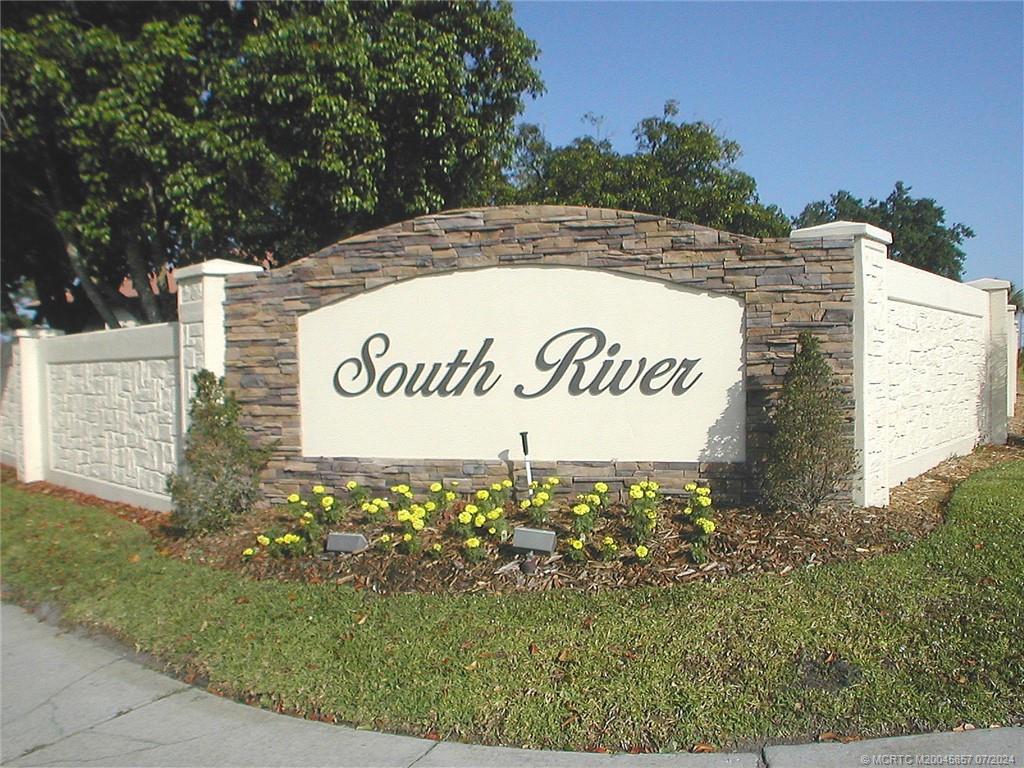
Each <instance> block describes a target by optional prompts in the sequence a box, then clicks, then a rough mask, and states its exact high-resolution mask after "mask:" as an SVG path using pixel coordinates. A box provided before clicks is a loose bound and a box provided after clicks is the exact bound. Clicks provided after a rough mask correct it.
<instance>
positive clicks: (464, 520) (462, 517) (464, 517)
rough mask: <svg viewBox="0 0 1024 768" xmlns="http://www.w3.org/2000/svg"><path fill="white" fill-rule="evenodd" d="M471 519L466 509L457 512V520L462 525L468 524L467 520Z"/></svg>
mask: <svg viewBox="0 0 1024 768" xmlns="http://www.w3.org/2000/svg"><path fill="white" fill-rule="evenodd" d="M472 519H473V516H472V515H471V514H469V512H467V511H466V510H463V511H462V512H459V522H460V523H462V524H463V525H469V521H470V520H472Z"/></svg>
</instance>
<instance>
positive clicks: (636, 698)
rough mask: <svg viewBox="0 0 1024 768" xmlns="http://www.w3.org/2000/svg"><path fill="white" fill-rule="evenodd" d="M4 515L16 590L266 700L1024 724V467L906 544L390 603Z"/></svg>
mask: <svg viewBox="0 0 1024 768" xmlns="http://www.w3.org/2000/svg"><path fill="white" fill-rule="evenodd" d="M3 501H4V503H3V509H2V511H0V515H2V518H3V534H4V535H3V537H2V539H0V548H2V556H3V560H2V567H3V575H4V592H5V595H6V596H8V597H9V598H10V599H15V600H21V601H26V602H41V601H46V602H52V603H56V604H57V605H59V606H60V607H61V609H62V610H63V617H64V619H65V620H67V621H69V622H72V623H81V624H85V625H88V626H92V627H103V628H106V629H108V630H109V631H111V632H113V633H115V634H117V635H118V636H119V637H120V638H122V639H123V640H124V641H125V642H128V643H129V644H132V645H136V646H137V647H138V648H139V649H140V650H142V651H145V652H148V653H153V654H155V655H157V656H158V657H159V658H160V659H161V660H162V661H164V662H166V663H167V664H168V665H169V667H170V668H171V669H175V670H178V671H184V670H186V669H188V670H192V671H195V670H199V671H200V672H201V673H202V674H203V675H204V676H205V677H206V678H208V679H209V681H210V687H211V688H214V689H216V690H217V691H219V692H221V693H222V694H223V695H225V696H228V697H231V698H237V699H239V700H244V701H253V702H256V703H259V704H260V705H262V706H264V707H266V708H268V709H281V710H285V711H290V712H297V713H299V714H310V715H312V714H316V715H318V716H321V717H324V716H334V717H336V718H337V719H338V721H339V722H344V723H350V724H354V725H362V726H366V727H370V728H374V729H377V730H386V731H389V732H401V733H411V734H415V735H422V734H423V733H424V732H426V731H428V730H429V731H433V732H436V733H437V734H438V735H439V736H440V738H455V737H456V735H457V736H458V737H459V738H461V739H462V740H463V741H472V742H480V743H492V744H507V745H528V746H531V747H534V748H547V749H576V750H587V749H594V748H598V747H600V748H603V749H608V750H612V751H622V752H628V751H629V750H630V749H636V750H642V749H647V750H687V749H690V748H691V747H692V745H693V744H695V743H697V742H709V743H711V744H715V745H717V746H718V747H720V748H721V749H728V748H730V747H732V746H735V745H736V744H737V743H740V744H744V743H745V744H749V743H751V742H754V741H760V740H763V739H765V738H771V739H773V740H779V741H801V740H808V739H813V738H815V737H816V736H817V735H818V734H819V733H821V732H822V731H825V730H829V731H834V732H837V733H855V734H858V735H860V736H862V737H864V738H867V737H872V736H882V735H886V736H891V735H897V734H901V733H906V732H908V731H939V730H950V729H951V728H953V727H954V726H956V725H959V724H961V723H963V722H970V723H985V724H989V723H999V724H1003V725H1009V724H1011V723H1012V722H1014V721H1015V720H1019V717H1020V713H1021V712H1022V711H1024V686H1022V685H1021V680H1022V679H1024V657H1022V654H1021V644H1020V640H1019V639H1020V637H1021V636H1022V635H1024V612H1022V611H1021V605H1022V599H1024V549H1022V546H1021V542H1022V541H1024V462H1022V461H1011V462H1007V463H1003V464H1000V465H999V466H997V467H995V468H993V469H991V470H989V471H986V472H984V473H981V474H979V475H975V476H973V477H972V478H970V479H969V480H968V481H967V482H966V483H964V484H963V485H962V486H960V487H959V488H958V489H957V491H956V493H955V494H954V496H953V498H952V500H951V502H950V505H949V508H948V510H947V514H946V522H945V524H943V525H941V526H939V527H938V528H937V529H936V530H935V531H934V532H933V533H932V534H931V535H930V536H928V538H926V539H925V540H923V541H921V542H918V543H917V544H916V545H915V546H913V547H912V548H910V549H908V550H907V551H905V552H901V553H899V554H895V555H888V556H883V557H873V558H868V559H865V560H859V561H851V562H846V563H839V564H834V565H827V566H824V567H820V568H806V569H797V570H796V571H793V572H791V573H789V574H786V575H785V576H783V577H779V576H777V575H762V576H752V577H750V578H730V579H721V580H716V581H713V582H703V583H696V584H677V585H671V586H666V587H659V588H656V589H650V588H643V589H621V590H614V591H600V592H587V591H583V590H562V589H554V590H546V591H535V592H520V593H505V594H486V593H482V594H466V595H458V596H451V595H434V594H400V595H394V596H391V597H388V598H386V599H381V597H380V596H379V595H376V594H373V593H372V591H370V590H356V589H352V588H350V587H348V586H345V585H341V586H339V585H337V584H334V583H324V584H312V583H293V582H280V581H277V580H274V579H267V580H260V581H257V580H251V579H245V578H239V577H238V574H237V573H233V572H230V571H224V570H221V569H219V568H210V567H206V566H203V565H200V564H198V563H195V562H183V561H181V560H177V559H174V558H168V557H161V556H160V555H158V554H157V552H156V550H155V547H154V543H153V541H152V540H151V539H150V537H149V536H148V535H147V533H146V531H145V530H144V529H143V528H142V527H141V526H138V525H136V524H134V523H130V522H128V521H126V520H122V519H119V518H117V517H115V516H113V515H111V514H110V513H109V512H108V511H106V510H103V509H100V508H97V507H88V506H81V505H77V504H73V503H70V502H68V501H66V500H63V499H59V498H55V497H51V496H42V495H39V494H36V493H31V492H27V491H25V490H22V489H19V488H14V487H9V486H5V487H4V488H3ZM830 653H834V654H836V655H837V656H839V657H841V658H843V659H845V660H848V661H849V662H850V663H852V664H856V665H857V667H858V668H859V669H860V670H861V673H862V674H861V675H860V678H859V680H858V681H856V682H855V683H854V684H852V685H849V686H848V687H844V688H842V689H841V690H823V689H821V688H814V687H808V686H807V685H805V684H804V680H803V679H802V676H801V674H800V663H799V662H800V660H801V659H803V658H807V657H812V658H823V657H824V656H825V655H826V654H830ZM559 656H561V657H562V658H565V659H568V661H566V662H560V661H556V659H558V657H559ZM408 659H415V664H410V663H407V660H408ZM367 670H370V672H368V671H367ZM453 680H457V684H453ZM553 707H554V709H553ZM481 712H488V713H491V714H492V715H494V713H498V714H499V715H500V716H492V717H487V718H481V716H480V713H481ZM565 712H572V713H575V717H572V718H570V717H567V716H566V715H565V714H564V713H565ZM609 712H614V713H616V716H615V717H614V718H610V717H609Z"/></svg>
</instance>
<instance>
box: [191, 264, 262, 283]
mask: <svg viewBox="0 0 1024 768" xmlns="http://www.w3.org/2000/svg"><path fill="white" fill-rule="evenodd" d="M262 271H263V267H260V266H257V265H256V264H243V263H242V262H240V261H228V260H227V259H210V260H209V261H201V262H199V263H198V264H189V265H188V266H187V267H179V268H178V269H176V270H174V279H175V280H188V279H189V278H193V277H207V276H211V277H223V276H224V275H240V274H243V273H245V272H262Z"/></svg>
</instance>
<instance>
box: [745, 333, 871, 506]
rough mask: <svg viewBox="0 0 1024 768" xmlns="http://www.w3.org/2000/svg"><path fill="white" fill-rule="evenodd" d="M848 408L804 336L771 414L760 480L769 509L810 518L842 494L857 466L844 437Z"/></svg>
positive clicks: (821, 358) (816, 345)
mask: <svg viewBox="0 0 1024 768" xmlns="http://www.w3.org/2000/svg"><path fill="white" fill-rule="evenodd" d="M846 404H847V401H846V396H845V395H844V394H843V392H842V391H841V390H840V388H839V386H838V384H837V382H836V380H835V376H834V375H833V373H832V370H831V369H830V368H829V365H828V362H827V361H826V360H825V356H824V355H823V354H822V352H821V348H820V345H819V343H818V341H817V339H815V338H814V336H812V335H811V333H810V332H809V331H804V332H802V333H801V334H800V337H799V339H798V340H797V353H796V356H795V357H794V359H793V364H792V366H790V369H789V372H788V373H787V374H786V378H785V381H784V382H783V386H782V394H781V396H780V397H779V402H778V405H777V407H776V409H775V412H774V414H773V415H772V425H773V427H774V431H773V433H772V437H771V440H770V442H769V450H768V459H767V461H766V464H765V469H764V474H763V476H762V478H761V493H762V498H763V500H764V502H765V503H766V505H767V506H768V507H770V508H771V509H775V510H786V511H797V512H801V513H804V514H809V513H812V512H814V511H816V510H817V509H819V508H820V507H821V505H822V503H824V502H825V501H826V500H827V499H828V498H830V497H831V496H834V495H835V494H836V492H837V491H839V490H840V488H841V486H842V484H843V482H844V481H845V480H846V479H847V478H848V476H849V475H850V473H851V472H852V471H853V470H854V467H855V455H854V449H853V446H852V444H851V442H850V440H849V439H848V436H847V435H846V434H845V432H846V430H845V426H846V425H845V410H846V408H845V406H846Z"/></svg>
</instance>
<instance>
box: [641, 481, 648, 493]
mask: <svg viewBox="0 0 1024 768" xmlns="http://www.w3.org/2000/svg"><path fill="white" fill-rule="evenodd" d="M640 487H641V488H643V489H644V490H645V491H646V490H647V489H648V488H650V487H651V484H650V483H649V482H647V481H646V480H641V481H640Z"/></svg>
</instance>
